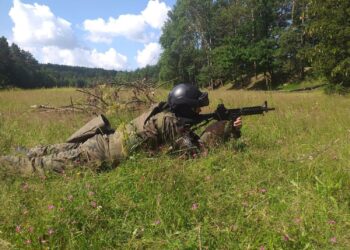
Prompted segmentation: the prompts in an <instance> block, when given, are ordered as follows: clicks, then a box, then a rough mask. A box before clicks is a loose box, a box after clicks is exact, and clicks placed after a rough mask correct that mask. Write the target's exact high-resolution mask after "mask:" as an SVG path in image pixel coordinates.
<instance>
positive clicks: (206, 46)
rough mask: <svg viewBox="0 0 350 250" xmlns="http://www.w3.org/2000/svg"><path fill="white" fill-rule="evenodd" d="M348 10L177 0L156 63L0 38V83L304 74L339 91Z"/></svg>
mask: <svg viewBox="0 0 350 250" xmlns="http://www.w3.org/2000/svg"><path fill="white" fill-rule="evenodd" d="M349 15H350V1H348V0H178V1H177V2H176V4H175V6H174V8H173V10H172V11H170V12H169V19H168V21H167V22H166V24H165V26H164V27H163V34H162V36H161V38H160V43H161V45H162V47H163V49H164V51H163V53H162V55H161V58H160V61H159V63H158V65H156V66H147V67H146V68H142V69H137V70H135V71H132V72H131V71H130V72H128V71H110V70H103V69H91V68H83V67H70V66H60V65H41V64H38V62H37V61H36V60H35V59H34V58H33V56H32V55H31V54H30V53H28V52H26V51H23V50H21V49H20V48H19V47H18V46H17V45H16V44H12V45H11V46H9V44H8V43H7V40H6V38H4V37H2V38H0V87H1V86H8V85H10V86H18V87H22V88H33V87H42V86H45V87H51V86H79V87H80V86H91V85H95V84H98V83H102V82H103V83H106V82H121V83H123V84H125V83H127V82H132V81H135V80H141V79H147V80H148V81H151V82H158V81H159V80H160V81H172V82H173V83H176V82H191V83H195V84H198V85H201V86H208V85H211V86H213V87H214V85H218V84H224V83H226V82H231V83H234V84H235V86H236V87H243V86H247V85H248V84H252V82H260V83H262V84H263V85H264V87H268V88H273V87H276V86H277V85H279V84H280V83H282V82H286V81H295V80H297V81H298V80H303V79H304V78H305V76H306V73H309V74H308V75H309V76H311V78H318V77H324V78H325V79H327V82H328V83H331V85H329V86H333V89H337V88H338V89H342V88H344V87H350V77H349V73H350V72H349V69H350V42H349V41H350V18H349ZM310 69H311V71H310Z"/></svg>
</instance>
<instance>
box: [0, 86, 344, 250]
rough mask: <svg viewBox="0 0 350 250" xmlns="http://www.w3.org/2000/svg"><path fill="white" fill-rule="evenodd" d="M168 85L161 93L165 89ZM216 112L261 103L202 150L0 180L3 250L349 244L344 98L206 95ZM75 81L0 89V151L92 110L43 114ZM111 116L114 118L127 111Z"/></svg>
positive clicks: (54, 131) (32, 141) (72, 125)
mask: <svg viewBox="0 0 350 250" xmlns="http://www.w3.org/2000/svg"><path fill="white" fill-rule="evenodd" d="M164 95H165V94H164V92H162V93H161V96H164ZM209 96H210V99H211V105H210V107H209V108H208V109H206V110H205V111H209V110H213V109H215V107H216V105H217V104H218V103H220V102H224V103H225V105H226V106H228V107H239V106H252V105H258V104H262V103H263V101H265V100H267V101H268V102H269V105H271V106H274V107H276V111H274V112H271V113H268V114H266V115H265V116H251V117H244V118H243V121H244V127H243V129H242V132H243V136H242V138H241V139H240V140H239V141H237V142H227V143H225V144H223V145H222V146H220V147H218V148H213V149H211V151H210V153H209V155H208V156H207V157H205V158H200V159H192V160H179V159H177V158H175V157H171V156H167V155H158V156H153V157H150V156H148V155H146V154H143V153H139V154H136V155H133V156H132V157H130V159H128V160H127V161H125V162H123V163H122V164H121V165H120V166H119V167H118V168H117V169H115V170H111V171H108V172H103V173H94V172H92V171H89V170H81V169H76V170H74V171H72V172H69V173H67V174H66V175H55V174H53V175H50V176H48V177H47V178H39V177H31V178H22V177H13V176H7V177H4V174H3V175H2V176H3V177H2V178H1V179H0V185H1V188H0V203H1V210H0V249H2V248H5V249H6V248H9V249H260V250H262V249H349V248H350V143H349V142H350V125H349V124H350V98H349V97H342V96H326V95H324V94H322V93H321V92H312V93H293V94H292V93H279V92H253V91H251V92H247V91H225V90H224V89H221V90H215V91H211V92H210V93H209ZM70 97H72V98H73V99H75V98H80V95H79V93H77V92H76V91H74V90H73V89H50V90H31V91H21V90H18V91H3V92H0V153H1V154H6V153H11V152H14V148H16V147H17V146H18V145H21V146H25V147H31V146H35V145H37V144H48V143H58V142H63V141H64V140H65V139H66V138H67V137H68V136H69V135H70V134H71V133H72V132H74V131H75V130H76V129H78V128H79V127H80V126H81V125H82V124H84V122H86V121H87V120H89V117H87V116H86V115H81V114H65V113H61V114H59V113H52V112H51V113H39V112H33V111H31V110H30V108H29V107H30V106H31V105H33V104H50V105H54V106H55V105H65V104H69V102H70ZM120 117H125V115H124V116H119V115H118V114H116V115H115V116H113V115H110V116H109V118H110V119H111V120H112V122H113V124H114V125H115V126H117V125H118V123H119V122H120V121H121V120H123V119H121V118H120Z"/></svg>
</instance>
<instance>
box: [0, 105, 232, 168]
mask: <svg viewBox="0 0 350 250" xmlns="http://www.w3.org/2000/svg"><path fill="white" fill-rule="evenodd" d="M152 110H153V109H150V110H149V112H146V113H144V114H142V115H141V116H139V117H137V118H136V119H134V120H132V121H131V122H130V123H129V124H127V125H125V126H120V127H119V128H118V129H117V131H116V132H114V133H112V134H104V135H103V134H97V135H94V136H93V137H91V138H89V139H87V140H86V141H85V142H83V143H61V144H55V145H49V146H39V147H35V148H32V149H30V150H29V152H28V154H27V156H3V157H0V167H3V168H4V167H5V168H6V170H7V171H11V172H15V173H19V174H23V175H28V174H32V173H39V174H44V173H45V172H46V171H55V172H59V173H62V172H63V171H64V170H65V169H67V168H69V167H73V166H83V167H89V168H94V169H97V168H99V167H100V166H101V165H103V164H105V163H106V164H108V165H110V166H111V167H115V166H116V165H118V164H119V163H120V161H121V160H123V159H125V158H126V157H127V156H128V155H129V154H130V153H132V152H133V151H135V150H136V149H140V148H143V149H153V150H154V149H156V148H158V147H159V146H161V145H165V144H168V143H169V148H171V149H172V150H174V151H176V150H179V151H186V152H198V150H199V149H200V148H201V145H203V143H204V144H206V143H207V144H208V143H210V144H212V143H218V142H219V140H222V139H227V138H228V137H229V136H230V135H232V134H233V135H234V137H239V131H235V129H234V128H233V126H232V124H231V123H228V122H225V121H219V122H216V123H214V124H212V125H210V126H209V127H208V128H207V129H206V130H204V132H203V134H202V136H201V138H199V137H198V136H197V135H196V134H195V133H194V132H192V131H191V129H190V128H189V127H187V126H185V125H184V124H183V123H182V122H181V120H180V119H178V118H177V117H176V116H175V115H174V114H173V113H171V112H167V111H163V112H160V113H158V114H156V115H154V116H151V117H150V119H148V120H147V122H146V123H145V121H146V119H147V118H148V117H149V114H150V113H151V112H152Z"/></svg>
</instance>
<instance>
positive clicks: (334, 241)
mask: <svg viewBox="0 0 350 250" xmlns="http://www.w3.org/2000/svg"><path fill="white" fill-rule="evenodd" d="M329 241H330V242H331V243H333V244H335V243H337V238H336V237H332V238H331V239H330V240H329Z"/></svg>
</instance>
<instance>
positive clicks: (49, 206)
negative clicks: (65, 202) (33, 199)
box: [47, 204, 55, 210]
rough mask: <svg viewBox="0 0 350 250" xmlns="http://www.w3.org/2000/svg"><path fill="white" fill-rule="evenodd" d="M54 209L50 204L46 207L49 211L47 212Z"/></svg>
mask: <svg viewBox="0 0 350 250" xmlns="http://www.w3.org/2000/svg"><path fill="white" fill-rule="evenodd" d="M54 208H55V206H54V205H52V204H50V205H48V206H47V209H49V210H52V209H54Z"/></svg>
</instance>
